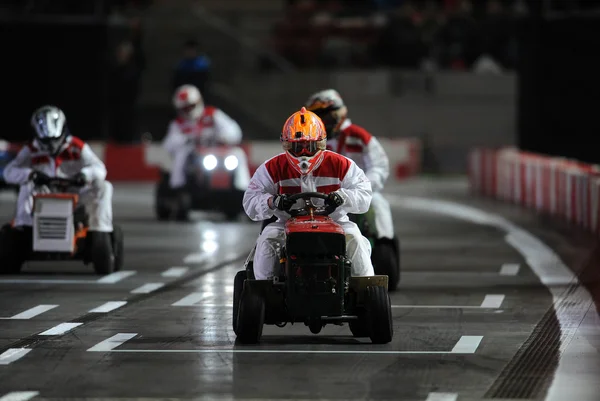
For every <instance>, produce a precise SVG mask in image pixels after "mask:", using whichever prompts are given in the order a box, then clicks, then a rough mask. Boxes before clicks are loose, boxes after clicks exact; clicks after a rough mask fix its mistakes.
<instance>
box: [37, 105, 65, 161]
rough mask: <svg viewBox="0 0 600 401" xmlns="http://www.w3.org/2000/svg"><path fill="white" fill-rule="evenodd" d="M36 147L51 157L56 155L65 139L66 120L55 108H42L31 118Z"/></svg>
mask: <svg viewBox="0 0 600 401" xmlns="http://www.w3.org/2000/svg"><path fill="white" fill-rule="evenodd" d="M31 126H32V127H33V130H34V139H35V142H36V143H37V146H38V147H39V148H40V149H42V150H44V151H47V152H49V153H50V154H52V155H55V154H57V153H58V151H59V150H60V148H61V147H62V145H63V143H64V142H65V139H66V137H67V118H66V117H65V113H64V112H63V111H62V110H61V109H59V108H58V107H56V106H42V107H40V108H39V109H37V110H36V111H35V112H34V113H33V115H32V116H31Z"/></svg>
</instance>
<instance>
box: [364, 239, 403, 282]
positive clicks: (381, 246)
mask: <svg viewBox="0 0 600 401" xmlns="http://www.w3.org/2000/svg"><path fill="white" fill-rule="evenodd" d="M371 260H372V262H373V269H374V270H375V274H377V275H386V276H388V291H390V292H392V291H396V289H397V288H398V283H399V281H400V268H399V264H398V258H397V257H396V249H395V247H394V245H393V244H392V243H391V242H389V241H387V240H385V241H381V240H380V241H378V242H376V243H375V246H374V247H373V252H372V254H371Z"/></svg>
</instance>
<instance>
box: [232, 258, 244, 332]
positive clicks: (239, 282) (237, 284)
mask: <svg viewBox="0 0 600 401" xmlns="http://www.w3.org/2000/svg"><path fill="white" fill-rule="evenodd" d="M247 276H248V275H247V274H246V270H240V271H239V272H237V274H236V275H235V278H234V279H233V319H232V324H233V332H234V333H235V334H236V335H237V334H238V329H237V319H238V312H239V310H240V299H241V298H242V291H243V290H244V281H245V280H246V277H247Z"/></svg>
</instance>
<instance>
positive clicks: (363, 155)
mask: <svg viewBox="0 0 600 401" xmlns="http://www.w3.org/2000/svg"><path fill="white" fill-rule="evenodd" d="M327 149H330V150H333V151H334V152H337V153H340V154H342V155H344V156H346V157H348V158H350V159H352V160H353V161H354V162H355V163H356V164H358V166H359V167H360V168H361V169H363V170H364V171H365V174H366V175H367V177H368V178H369V180H370V181H371V187H372V189H373V200H372V201H371V207H372V208H373V209H374V211H375V225H376V228H377V234H378V238H389V239H392V238H394V223H393V221H392V209H391V207H390V203H389V202H388V201H387V199H385V198H384V197H383V195H382V194H381V191H382V190H383V186H384V184H385V181H386V180H387V178H388V176H389V175H390V163H389V159H388V157H387V154H386V153H385V149H384V148H383V146H381V144H380V143H379V141H378V140H377V139H376V138H375V137H374V136H373V135H371V134H370V133H369V132H368V131H367V130H365V129H364V128H362V127H360V126H358V125H356V124H352V122H351V121H350V119H347V120H345V121H344V122H343V123H342V125H341V126H340V134H339V136H338V137H337V138H335V139H328V140H327Z"/></svg>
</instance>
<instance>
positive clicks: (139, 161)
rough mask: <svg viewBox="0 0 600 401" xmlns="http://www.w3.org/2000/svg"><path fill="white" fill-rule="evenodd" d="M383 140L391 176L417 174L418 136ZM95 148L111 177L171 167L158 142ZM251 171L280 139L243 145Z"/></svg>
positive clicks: (146, 176)
mask: <svg viewBox="0 0 600 401" xmlns="http://www.w3.org/2000/svg"><path fill="white" fill-rule="evenodd" d="M380 142H381V143H382V145H383V146H384V148H385V150H386V152H387V154H388V157H389V159H390V170H391V171H390V173H391V174H390V175H391V177H390V179H393V178H395V179H399V180H400V179H404V178H408V177H411V176H414V175H416V174H418V173H419V172H420V169H421V142H420V141H419V140H418V139H413V138H408V139H385V138H381V139H380ZM90 146H91V147H92V149H93V150H94V152H95V153H96V154H97V155H98V157H100V158H101V159H102V160H103V161H104V163H105V164H106V168H107V170H108V177H107V179H109V180H111V181H132V182H133V181H156V180H158V178H159V171H160V169H161V168H162V169H166V170H169V169H170V158H169V156H168V154H167V153H166V152H165V151H164V149H163V148H162V147H161V146H160V144H157V143H149V144H143V145H115V144H110V143H106V144H105V143H101V142H91V143H90ZM242 146H243V148H244V150H245V151H246V154H247V155H248V161H249V163H250V172H251V173H253V172H254V170H255V169H256V168H257V167H258V166H259V165H260V164H261V163H263V162H264V161H265V160H267V159H269V158H271V157H273V156H276V155H277V154H279V153H281V152H282V149H281V144H280V143H279V142H278V141H251V142H247V143H244V144H243V145H242Z"/></svg>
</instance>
